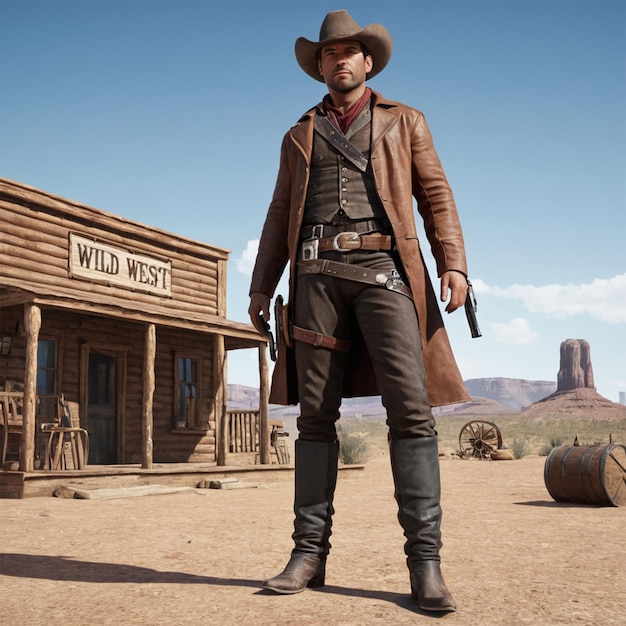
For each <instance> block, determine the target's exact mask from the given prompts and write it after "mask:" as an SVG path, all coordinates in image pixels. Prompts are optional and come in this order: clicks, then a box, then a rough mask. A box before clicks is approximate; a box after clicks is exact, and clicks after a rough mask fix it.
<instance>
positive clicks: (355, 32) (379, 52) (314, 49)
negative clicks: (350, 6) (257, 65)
mask: <svg viewBox="0 0 626 626" xmlns="http://www.w3.org/2000/svg"><path fill="white" fill-rule="evenodd" d="M352 40H354V41H358V42H360V43H362V44H363V45H364V46H365V47H366V48H367V51H368V53H369V54H370V55H371V56H372V60H373V61H374V67H373V68H372V71H371V72H370V73H369V74H368V75H367V79H370V78H372V77H373V76H376V74H378V73H379V72H381V71H382V70H383V69H384V68H385V66H386V65H387V63H388V62H389V59H390V57H391V50H392V48H393V44H392V42H391V35H390V34H389V31H388V30H387V29H386V28H385V27H384V26H383V25H382V24H369V25H368V26H366V27H365V28H361V27H360V26H359V25H358V24H357V23H356V22H355V21H354V20H353V19H352V17H350V14H349V13H348V12H347V11H345V10H341V11H331V12H330V13H328V14H327V15H326V17H325V18H324V21H323V22H322V27H321V28H320V40H319V41H309V40H308V39H305V38H304V37H299V38H298V40H297V41H296V59H297V60H298V64H299V65H300V67H301V68H302V69H303V70H304V71H305V72H306V73H307V74H308V75H309V76H311V78H315V80H319V81H320V82H322V83H323V82H324V79H323V77H322V76H321V75H320V72H319V68H318V67H317V59H318V53H319V51H320V50H321V49H322V48H323V47H324V46H327V45H329V44H331V43H335V42H337V41H352Z"/></svg>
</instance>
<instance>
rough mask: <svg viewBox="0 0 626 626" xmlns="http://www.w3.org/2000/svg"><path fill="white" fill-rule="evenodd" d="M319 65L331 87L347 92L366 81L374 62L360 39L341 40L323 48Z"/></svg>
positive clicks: (321, 72) (325, 80)
mask: <svg viewBox="0 0 626 626" xmlns="http://www.w3.org/2000/svg"><path fill="white" fill-rule="evenodd" d="M317 65H318V68H319V71H320V74H321V76H322V77H323V78H324V82H325V83H326V84H327V85H328V87H329V89H332V90H334V91H336V92H338V93H347V92H349V91H352V90H353V89H355V88H356V87H358V86H359V85H362V84H363V83H364V82H365V77H366V75H367V73H368V72H370V71H371V69H372V65H373V63H372V57H371V56H369V55H368V56H365V54H364V53H363V49H362V48H361V44H360V43H359V42H358V41H339V42H337V43H333V44H330V45H328V46H324V47H323V48H322V50H321V52H320V59H319V61H318V62H317Z"/></svg>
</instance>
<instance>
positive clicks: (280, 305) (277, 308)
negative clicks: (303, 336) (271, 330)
mask: <svg viewBox="0 0 626 626" xmlns="http://www.w3.org/2000/svg"><path fill="white" fill-rule="evenodd" d="M274 323H275V324H276V342H277V344H278V352H279V353H280V348H281V346H287V347H288V348H293V340H292V337H291V324H290V322H289V305H286V304H285V302H284V300H283V297H282V296H280V295H279V296H276V300H275V302H274Z"/></svg>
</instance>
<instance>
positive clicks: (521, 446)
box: [511, 439, 529, 459]
mask: <svg viewBox="0 0 626 626" xmlns="http://www.w3.org/2000/svg"><path fill="white" fill-rule="evenodd" d="M528 451H529V450H528V441H526V439H513V443H512V444H511V452H513V458H514V459H521V458H522V457H523V456H526V455H527V454H528Z"/></svg>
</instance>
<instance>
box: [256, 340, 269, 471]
mask: <svg viewBox="0 0 626 626" xmlns="http://www.w3.org/2000/svg"><path fill="white" fill-rule="evenodd" d="M268 381H269V366H268V363H267V346H266V344H265V343H260V344H259V440H260V441H259V445H260V448H261V450H260V457H261V464H262V465H269V464H270V463H271V458H270V452H271V451H270V433H269V425H268V421H267V405H268V401H269V382H268Z"/></svg>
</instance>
